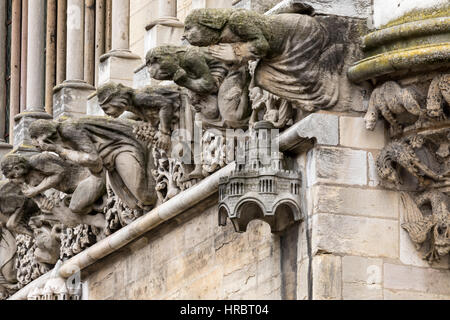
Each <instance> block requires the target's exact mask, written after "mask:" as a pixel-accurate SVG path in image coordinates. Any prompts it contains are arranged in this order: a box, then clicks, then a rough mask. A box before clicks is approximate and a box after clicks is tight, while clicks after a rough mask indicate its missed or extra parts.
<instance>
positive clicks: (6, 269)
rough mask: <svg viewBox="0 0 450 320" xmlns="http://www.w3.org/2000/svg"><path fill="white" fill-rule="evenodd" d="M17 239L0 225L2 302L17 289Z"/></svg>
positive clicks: (0, 292) (0, 296) (0, 289)
mask: <svg viewBox="0 0 450 320" xmlns="http://www.w3.org/2000/svg"><path fill="white" fill-rule="evenodd" d="M16 251H17V246H16V239H15V238H14V236H13V234H12V233H11V232H10V231H9V230H7V229H5V228H2V227H1V225H0V300H4V299H7V298H8V297H9V295H10V294H12V293H13V292H14V291H16V290H17V289H18V288H17V270H16V267H15V262H16V261H15V260H16Z"/></svg>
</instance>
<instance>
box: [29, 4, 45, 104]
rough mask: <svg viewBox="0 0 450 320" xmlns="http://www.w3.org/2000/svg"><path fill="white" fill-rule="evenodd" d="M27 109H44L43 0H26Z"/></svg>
mask: <svg viewBox="0 0 450 320" xmlns="http://www.w3.org/2000/svg"><path fill="white" fill-rule="evenodd" d="M28 12H30V13H33V14H30V15H29V16H28V55H27V56H28V59H27V60H28V66H27V80H28V81H27V111H34V112H42V111H44V78H45V61H44V57H45V54H44V50H45V41H44V37H45V0H32V1H28Z"/></svg>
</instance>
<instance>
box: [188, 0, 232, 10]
mask: <svg viewBox="0 0 450 320" xmlns="http://www.w3.org/2000/svg"><path fill="white" fill-rule="evenodd" d="M232 5H233V0H192V9H203V8H231V7H232Z"/></svg>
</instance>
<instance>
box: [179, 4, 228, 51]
mask: <svg viewBox="0 0 450 320" xmlns="http://www.w3.org/2000/svg"><path fill="white" fill-rule="evenodd" d="M231 13H232V10H231V9H196V10H192V11H191V13H190V14H189V15H188V16H187V17H186V20H185V22H184V34H183V39H186V40H187V41H188V42H189V43H190V44H191V45H193V46H198V47H207V46H210V45H214V44H217V43H219V40H220V35H221V32H222V30H223V28H224V27H225V25H226V24H227V22H228V19H229V17H230V16H231Z"/></svg>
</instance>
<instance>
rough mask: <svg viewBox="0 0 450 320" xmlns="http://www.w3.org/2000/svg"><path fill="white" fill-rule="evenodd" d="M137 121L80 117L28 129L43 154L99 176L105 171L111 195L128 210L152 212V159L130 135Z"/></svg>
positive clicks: (153, 197)
mask: <svg viewBox="0 0 450 320" xmlns="http://www.w3.org/2000/svg"><path fill="white" fill-rule="evenodd" d="M135 126H136V121H132V120H126V119H109V118H105V117H82V118H79V119H68V120H66V121H63V122H58V121H52V120H37V121H35V122H33V123H32V124H31V125H30V127H29V133H30V137H31V139H32V140H33V141H34V143H35V144H36V146H38V147H39V148H40V149H41V150H42V151H50V152H55V153H57V154H58V155H59V156H60V157H61V158H63V159H66V160H70V161H72V162H74V163H76V164H78V165H80V166H83V167H86V168H88V169H89V171H90V174H91V175H94V176H97V177H99V176H101V175H102V174H103V172H104V171H105V170H106V172H107V175H108V177H109V183H110V185H111V188H112V189H113V191H114V193H115V194H116V195H117V196H118V197H119V198H120V199H121V200H122V201H123V202H124V203H126V204H127V205H128V206H129V207H130V208H131V209H142V210H146V211H147V210H151V209H152V208H153V207H154V205H155V204H156V200H157V196H156V193H155V192H154V189H155V181H154V179H153V178H152V175H151V170H152V169H153V159H152V156H151V152H150V150H149V148H148V147H147V145H146V144H145V143H143V142H141V141H140V140H138V139H137V138H136V136H135V134H134V132H133V128H134V127H135Z"/></svg>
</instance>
